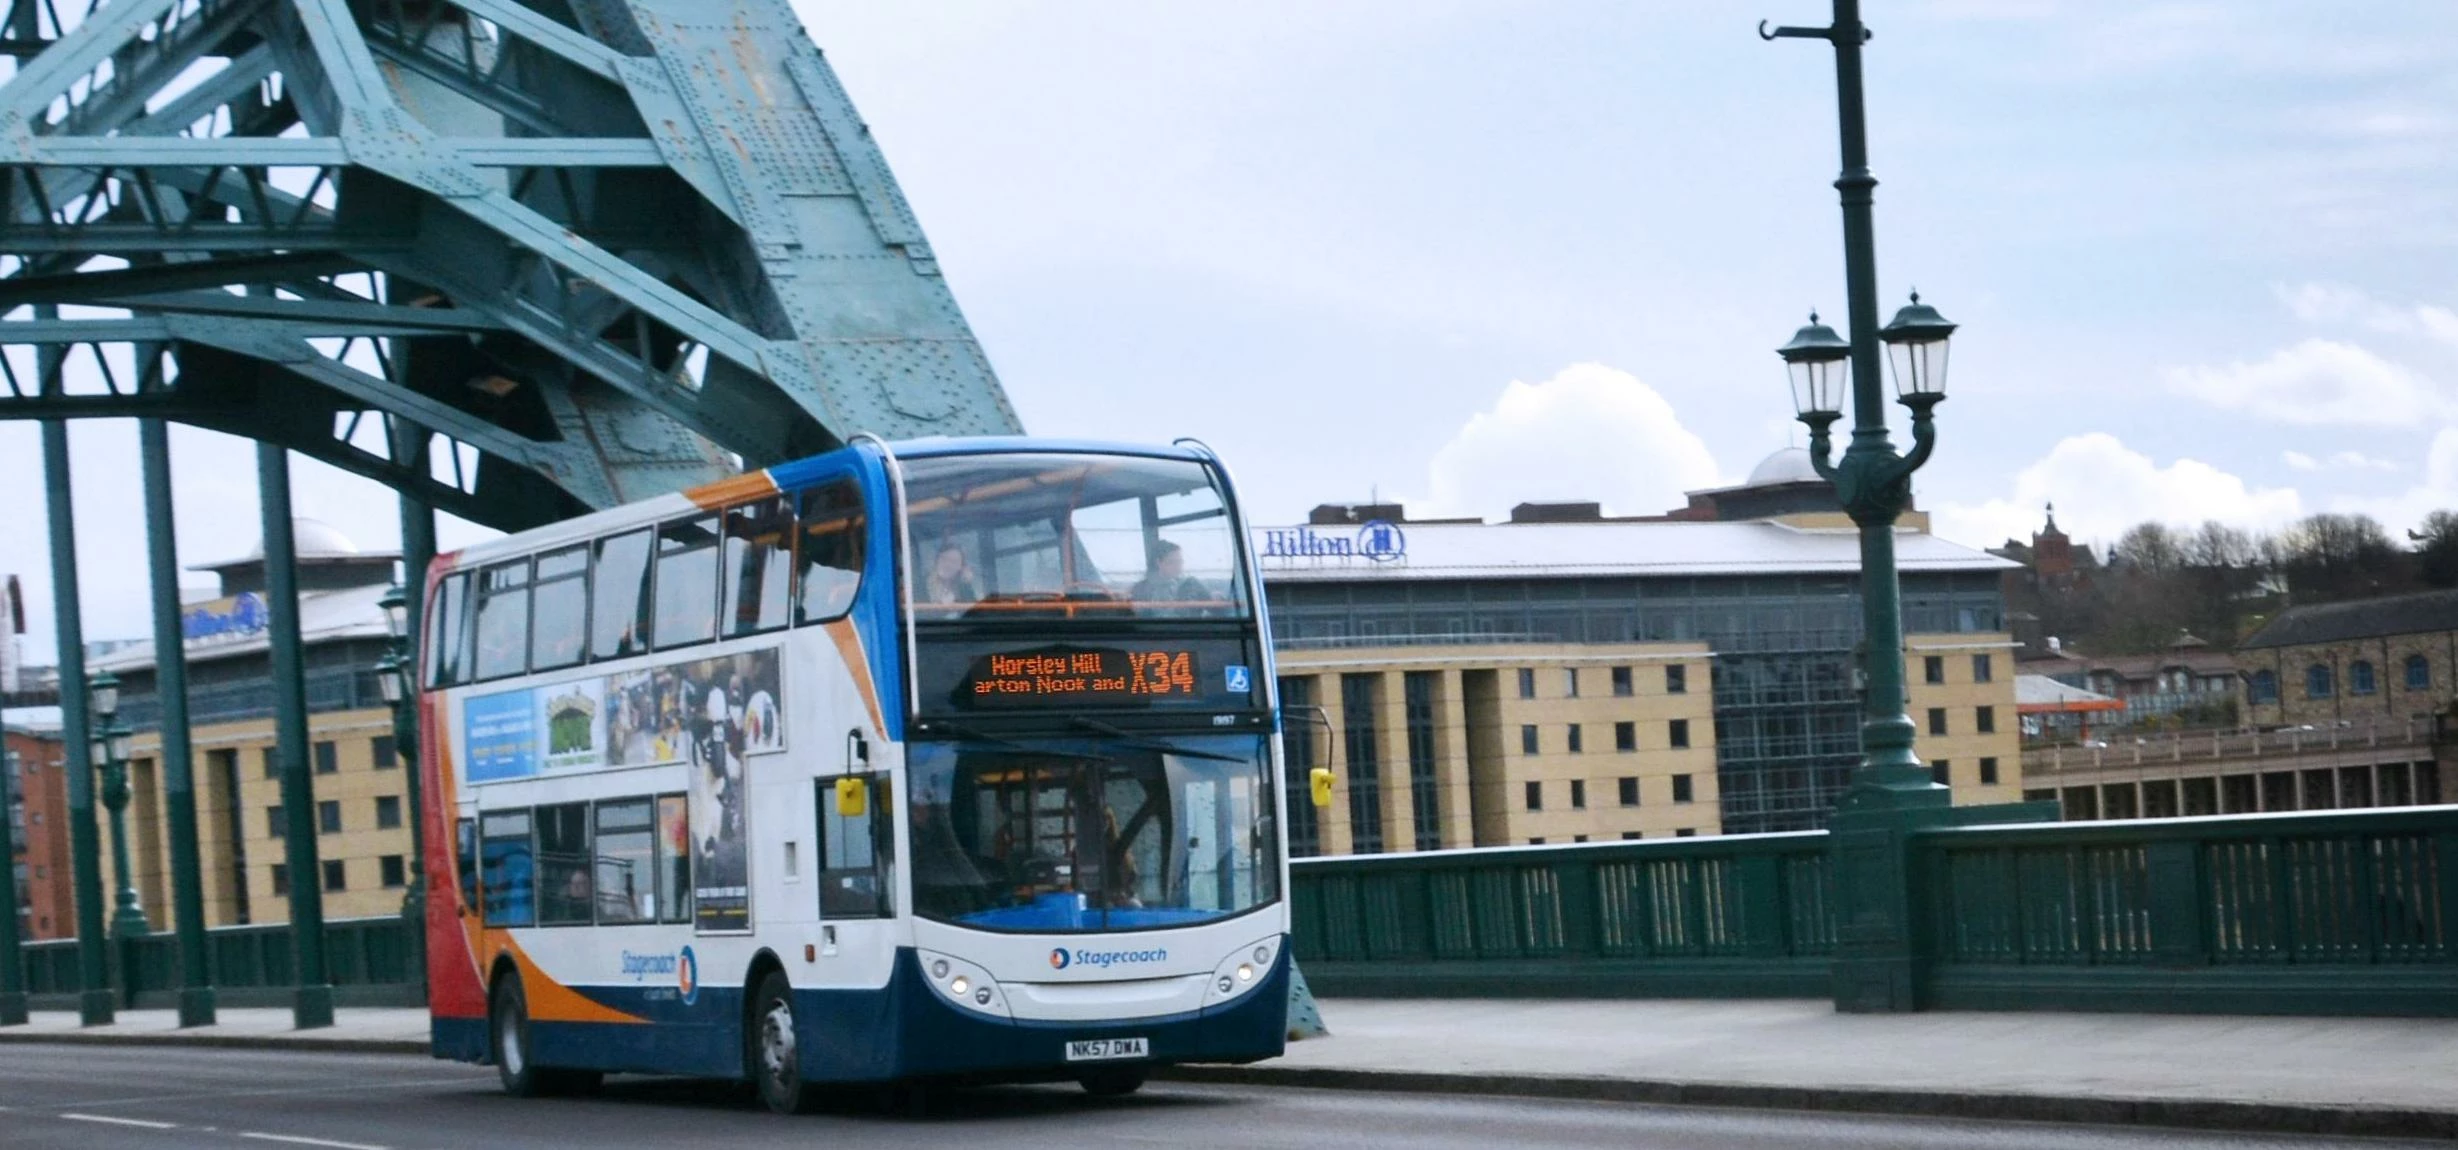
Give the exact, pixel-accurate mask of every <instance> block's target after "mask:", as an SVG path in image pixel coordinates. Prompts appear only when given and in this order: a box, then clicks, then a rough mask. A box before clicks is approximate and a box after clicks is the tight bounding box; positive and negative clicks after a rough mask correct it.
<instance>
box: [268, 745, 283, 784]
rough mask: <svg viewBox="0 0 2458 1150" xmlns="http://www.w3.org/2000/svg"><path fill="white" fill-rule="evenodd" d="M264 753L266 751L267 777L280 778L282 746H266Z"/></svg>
mask: <svg viewBox="0 0 2458 1150" xmlns="http://www.w3.org/2000/svg"><path fill="white" fill-rule="evenodd" d="M264 753H265V777H266V778H268V779H278V778H280V777H282V754H281V748H280V747H266V748H265V752H264Z"/></svg>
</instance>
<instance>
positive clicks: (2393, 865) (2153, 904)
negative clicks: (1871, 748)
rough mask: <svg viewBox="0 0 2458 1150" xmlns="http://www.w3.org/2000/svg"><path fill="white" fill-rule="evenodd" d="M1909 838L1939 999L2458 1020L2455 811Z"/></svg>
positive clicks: (1929, 999)
mask: <svg viewBox="0 0 2458 1150" xmlns="http://www.w3.org/2000/svg"><path fill="white" fill-rule="evenodd" d="M1912 842H1913V846H1912V862H1913V867H1912V870H1913V873H1914V875H1915V883H1916V886H1915V897H1916V898H1918V899H1920V901H1921V903H1922V904H1923V905H1925V909H1926V923H1927V927H1928V930H1929V932H1930V935H1929V937H1928V938H1927V939H1924V940H1922V942H1923V944H1924V945H1923V947H1922V949H1924V950H1925V951H1926V952H1927V954H1928V956H1929V964H1928V969H1927V971H1926V972H1925V973H1926V977H1925V979H1924V983H1925V991H1924V994H1923V999H1924V1005H1934V1006H1937V1007H1942V1008H1949V1009H1952V1008H1988V1009H2008V1008H2012V1009H2031V1008H2057V1009H2075V1008H2084V1009H2106V1010H2159V1011H2179V1010H2197V1011H2202V1010H2207V1011H2226V1012H2261V1013H2314V1014H2351V1013H2360V1014H2428V1015H2451V1014H2458V950H2453V948H2452V946H2451V938H2450V935H2451V932H2452V930H2453V928H2458V881H2453V871H2454V870H2458V807H2408V808H2396V809H2384V810H2374V811H2365V812H2360V813H2359V812H2344V813H2331V814H2275V815H2238V816H2229V817H2220V818H2192V819H2160V820H2149V821H2141V822H2107V823H2049V824H2041V825H2033V826H2010V827H1972V828H1959V829H1940V830H1929V831H1922V832H1918V833H1917V834H1915V835H1914V836H1913V840H1912Z"/></svg>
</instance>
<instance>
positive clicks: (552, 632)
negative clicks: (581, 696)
mask: <svg viewBox="0 0 2458 1150" xmlns="http://www.w3.org/2000/svg"><path fill="white" fill-rule="evenodd" d="M588 574H589V549H588V548H587V547H567V548H564V549H563V550H561V551H549V552H547V553H546V554H544V555H540V556H538V573H537V585H536V586H535V587H533V588H531V589H530V607H529V615H530V625H529V669H530V670H532V671H551V670H554V669H555V668H558V667H569V666H571V665H572V664H574V663H578V662H580V655H581V652H582V650H583V649H585V648H586V647H587V646H588V639H589V585H588V583H587V577H588Z"/></svg>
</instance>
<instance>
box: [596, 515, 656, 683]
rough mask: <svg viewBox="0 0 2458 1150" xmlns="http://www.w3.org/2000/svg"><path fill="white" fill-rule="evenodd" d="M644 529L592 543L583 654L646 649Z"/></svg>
mask: <svg viewBox="0 0 2458 1150" xmlns="http://www.w3.org/2000/svg"><path fill="white" fill-rule="evenodd" d="M648 592H649V533H648V531H647V530H645V529H643V530H639V531H634V532H630V533H628V534H624V535H617V536H615V537H613V538H611V539H601V540H599V541H598V544H597V569H596V570H595V571H593V572H591V573H590V579H589V657H590V658H593V659H620V658H623V657H625V656H627V655H637V654H640V653H641V652H644V651H646V650H648V649H649V594H648Z"/></svg>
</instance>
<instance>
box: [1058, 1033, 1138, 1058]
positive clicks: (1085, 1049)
mask: <svg viewBox="0 0 2458 1150" xmlns="http://www.w3.org/2000/svg"><path fill="white" fill-rule="evenodd" d="M1150 1057H1152V1047H1151V1044H1150V1043H1149V1042H1147V1041H1146V1040H1144V1039H1141V1038H1084V1039H1078V1040H1076V1041H1074V1042H1070V1043H1068V1044H1067V1061H1069V1062H1106V1061H1109V1060H1110V1059H1113V1058H1150Z"/></svg>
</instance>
